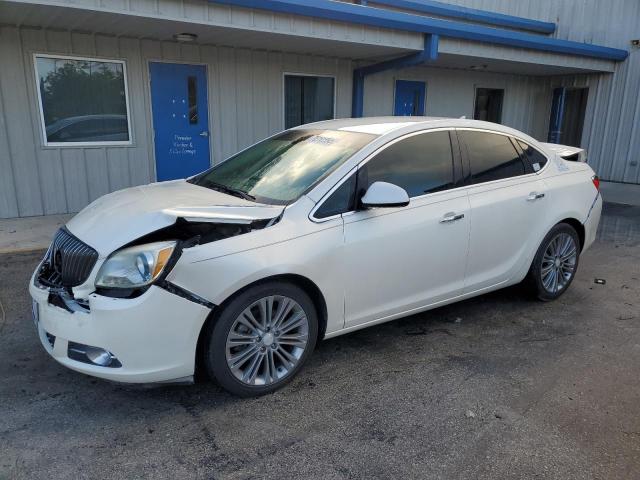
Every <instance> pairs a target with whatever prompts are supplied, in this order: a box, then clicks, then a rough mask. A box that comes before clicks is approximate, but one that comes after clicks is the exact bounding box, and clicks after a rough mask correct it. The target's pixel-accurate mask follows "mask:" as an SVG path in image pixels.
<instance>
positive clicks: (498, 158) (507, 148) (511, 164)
mask: <svg viewBox="0 0 640 480" xmlns="http://www.w3.org/2000/svg"><path fill="white" fill-rule="evenodd" d="M458 135H459V137H460V138H461V139H462V141H463V142H464V145H465V147H466V149H467V154H468V157H469V164H470V165H469V166H470V168H471V177H470V183H472V184H475V183H483V182H491V181H493V180H501V179H504V178H510V177H516V176H518V175H524V174H525V173H526V172H525V168H524V163H523V162H522V158H520V154H519V153H518V151H517V150H516V147H514V145H513V144H512V143H511V139H510V138H509V137H507V136H505V135H500V134H497V133H489V132H480V131H473V130H461V131H459V132H458Z"/></svg>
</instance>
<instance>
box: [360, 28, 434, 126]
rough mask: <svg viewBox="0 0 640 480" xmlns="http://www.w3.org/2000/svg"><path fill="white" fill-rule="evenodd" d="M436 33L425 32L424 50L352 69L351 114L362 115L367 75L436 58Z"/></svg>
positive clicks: (419, 63) (411, 65)
mask: <svg viewBox="0 0 640 480" xmlns="http://www.w3.org/2000/svg"><path fill="white" fill-rule="evenodd" d="M438 39H439V37H438V35H434V34H425V36H424V50H422V51H421V52H418V53H412V54H410V55H406V56H404V57H400V58H394V59H393V60H387V61H384V62H380V63H374V64H373V65H367V66H365V67H360V68H356V69H354V70H353V93H352V97H351V116H352V117H353V118H359V117H362V115H363V111H364V79H365V77H366V76H367V75H371V74H373V73H378V72H384V71H386V70H399V69H401V68H409V67H415V66H417V65H422V64H423V63H427V62H430V61H433V60H435V59H437V58H438Z"/></svg>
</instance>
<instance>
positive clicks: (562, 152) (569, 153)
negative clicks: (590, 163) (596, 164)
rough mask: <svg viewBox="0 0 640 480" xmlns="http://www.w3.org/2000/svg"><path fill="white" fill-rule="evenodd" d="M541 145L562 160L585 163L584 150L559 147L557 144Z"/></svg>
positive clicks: (585, 153)
mask: <svg viewBox="0 0 640 480" xmlns="http://www.w3.org/2000/svg"><path fill="white" fill-rule="evenodd" d="M542 145H544V147H545V148H546V149H548V150H551V151H552V152H553V153H557V154H558V155H559V156H560V157H561V158H563V159H564V160H568V161H570V162H582V163H587V151H586V150H585V149H584V148H579V147H570V146H568V145H559V144H557V143H543V144H542Z"/></svg>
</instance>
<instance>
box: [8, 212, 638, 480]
mask: <svg viewBox="0 0 640 480" xmlns="http://www.w3.org/2000/svg"><path fill="white" fill-rule="evenodd" d="M42 253H43V252H32V253H16V254H4V255H0V302H1V304H2V306H3V310H4V311H2V310H0V479H4V478H7V479H14V478H24V479H38V478H47V479H51V478H55V479H74V480H75V479H79V478H101V479H109V478H114V479H121V478H154V479H159V478H205V479H248V478H260V479H262V478H269V479H271V478H272V479H289V478H291V479H315V478H322V479H323V480H329V479H371V478H385V479H399V478H402V479H431V478H434V479H435V478H437V479H458V478H468V479H485V478H486V479H522V478H545V479H546V478H549V479H551V478H553V479H563V480H568V479H589V478H594V479H596V478H597V479H627V478H628V479H632V478H640V382H639V372H640V207H632V206H622V205H612V204H607V205H605V211H604V217H603V220H602V223H601V228H600V231H599V237H598V240H597V242H596V243H595V244H594V246H593V247H592V248H591V250H589V251H588V252H587V253H585V255H584V256H583V257H582V258H581V262H580V268H579V271H578V274H577V277H576V279H575V281H574V283H573V284H572V286H571V287H570V289H569V291H568V292H567V293H566V294H565V295H564V296H562V297H561V298H560V299H559V300H557V301H555V302H551V303H541V302H537V301H533V300H531V299H529V298H527V296H526V295H524V294H523V293H522V292H521V290H520V289H518V288H509V289H506V290H502V291H499V292H494V293H492V294H489V295H484V296H482V297H478V298H475V299H471V300H468V301H465V302H462V303H459V304H456V305H451V306H448V307H443V308H439V309H437V310H433V311H430V312H427V313H422V314H418V315H414V316H411V317H407V318H405V319H402V320H398V321H395V322H391V323H387V324H384V325H380V326H376V327H372V328H369V329H366V330H362V331H359V332H355V333H352V334H349V335H346V336H343V337H339V338H335V339H332V340H327V341H325V342H323V343H322V344H321V345H320V346H319V348H318V349H317V350H316V352H315V354H314V355H313V356H312V358H311V360H310V362H309V363H308V365H307V366H306V367H305V368H304V369H303V370H302V372H301V373H300V375H298V377H297V378H296V379H294V381H293V382H292V383H291V384H289V386H287V387H286V388H285V389H283V390H281V391H278V392H276V393H274V394H271V395H267V396H264V397H261V398H257V399H244V400H243V399H238V398H235V397H233V396H231V395H229V394H227V393H225V392H224V391H222V390H221V389H220V388H219V387H217V386H216V385H214V384H211V383H199V384H196V385H193V386H181V387H177V386H171V387H156V388H140V387H131V386H124V385H118V384H113V383H109V382H106V381H102V380H97V379H94V378H91V377H87V376H84V375H82V374H79V373H75V372H72V371H70V370H67V369H65V368H64V367H62V366H60V365H58V364H57V363H56V362H55V361H53V360H52V359H51V358H49V356H48V355H47V354H46V353H45V351H44V350H43V348H42V347H41V345H40V344H39V341H38V339H37V337H36V333H35V329H34V326H33V323H32V321H31V313H30V300H29V295H28V292H27V283H28V279H29V276H30V275H31V272H32V271H33V269H34V268H35V266H36V264H37V262H38V260H39V258H40V257H41V255H42ZM596 279H602V280H604V281H605V283H604V284H602V283H596ZM176 321H179V319H176Z"/></svg>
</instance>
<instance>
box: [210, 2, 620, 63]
mask: <svg viewBox="0 0 640 480" xmlns="http://www.w3.org/2000/svg"><path fill="white" fill-rule="evenodd" d="M209 1H210V2H211V3H218V4H224V5H235V6H239V7H245V8H255V9H260V10H268V11H273V12H281V13H288V14H293V15H302V16H307V17H316V18H324V19H328V20H336V21H341V22H347V23H357V24H360V25H370V26H375V27H381V28H390V29H397V30H405V31H410V32H420V33H425V34H432V35H440V36H443V37H451V38H458V39H463V40H471V41H476V42H482V43H492V44H498V45H505V46H508V47H515V48H526V49H531V50H538V51H544V52H552V53H561V54H568V55H579V56H583V57H590V58H599V59H603V60H611V61H618V62H619V61H623V60H625V59H626V58H627V56H628V55H629V52H628V51H627V50H622V49H618V48H611V47H604V46H600V45H592V44H589V43H580V42H574V41H570V40H562V39H558V38H551V37H543V36H540V35H535V34H532V33H523V32H519V31H513V30H503V29H498V28H493V27H486V26H483V25H473V24H469V23H463V22H456V21H452V20H443V19H439V18H430V17H425V16H421V15H413V14H409V13H404V12H397V11H391V10H384V9H381V8H375V7H370V6H365V5H355V4H351V3H343V2H335V1H331V0H209Z"/></svg>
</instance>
